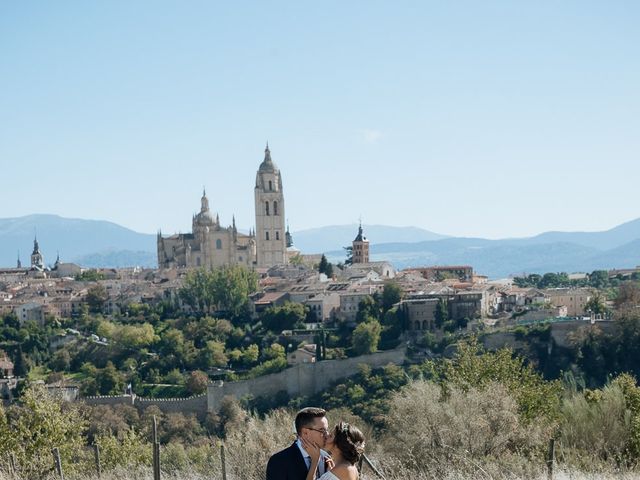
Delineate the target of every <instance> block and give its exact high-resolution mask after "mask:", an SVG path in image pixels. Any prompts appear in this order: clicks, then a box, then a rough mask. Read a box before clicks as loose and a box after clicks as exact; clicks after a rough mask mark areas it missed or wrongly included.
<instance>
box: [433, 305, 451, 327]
mask: <svg viewBox="0 0 640 480" xmlns="http://www.w3.org/2000/svg"><path fill="white" fill-rule="evenodd" d="M434 316H435V324H436V328H442V327H444V324H445V323H447V321H448V320H449V312H448V308H447V301H446V300H444V299H442V298H440V299H439V300H438V304H437V305H436V311H435V314H434Z"/></svg>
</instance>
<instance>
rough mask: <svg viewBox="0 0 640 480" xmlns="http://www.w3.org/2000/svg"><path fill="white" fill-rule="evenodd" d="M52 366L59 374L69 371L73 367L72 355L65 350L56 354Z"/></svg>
mask: <svg viewBox="0 0 640 480" xmlns="http://www.w3.org/2000/svg"><path fill="white" fill-rule="evenodd" d="M50 366H51V368H52V369H53V370H57V371H59V372H66V371H69V367H70V366H71V355H70V354H69V351H68V350H67V349H65V348H63V349H61V350H58V351H57V352H56V353H54V354H53V358H52V359H51V363H50Z"/></svg>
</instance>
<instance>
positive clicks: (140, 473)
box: [0, 469, 640, 480]
mask: <svg viewBox="0 0 640 480" xmlns="http://www.w3.org/2000/svg"><path fill="white" fill-rule="evenodd" d="M55 478H56V477H54V476H50V477H48V478H45V479H43V480H54V479H55ZM65 478H69V480H130V479H133V478H135V479H136V480H153V475H152V473H151V471H150V469H145V470H135V469H134V470H132V469H120V470H115V471H112V472H108V473H105V474H103V475H102V476H100V477H99V479H98V477H97V476H96V475H86V476H74V477H70V476H65ZM162 478H163V480H212V479H221V478H222V474H221V473H219V472H218V473H215V472H211V473H208V474H199V473H194V472H189V471H184V472H180V473H163V475H162ZM360 478H361V479H362V480H374V479H376V478H377V477H375V475H373V474H372V473H371V472H370V471H366V470H365V472H364V473H363V475H362V476H361V477H360ZM385 478H386V480H407V479H411V480H516V479H521V478H524V477H519V476H515V475H513V474H512V473H509V472H502V473H493V474H490V473H488V472H482V471H478V472H476V473H475V474H469V473H463V472H458V471H455V470H451V471H449V472H447V473H446V474H444V475H443V476H434V475H433V474H429V473H421V472H416V471H409V470H402V471H396V472H394V473H392V474H389V475H387V476H386V477H385ZM526 478H527V480H548V477H547V474H546V472H540V473H538V474H537V475H535V476H533V477H526ZM553 478H554V479H555V480H640V475H639V474H634V473H609V474H602V473H598V474H595V473H594V474H588V473H582V472H575V471H564V470H559V471H557V472H555V473H554V476H553ZM228 479H229V480H259V479H260V480H263V479H264V476H259V477H251V476H247V475H238V474H237V473H230V474H228ZM0 480H15V478H14V477H11V476H9V475H7V474H3V473H2V472H0Z"/></svg>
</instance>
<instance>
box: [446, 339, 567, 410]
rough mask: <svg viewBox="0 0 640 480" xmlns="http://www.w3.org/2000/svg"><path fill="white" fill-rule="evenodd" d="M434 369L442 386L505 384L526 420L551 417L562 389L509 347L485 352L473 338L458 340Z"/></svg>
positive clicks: (467, 387)
mask: <svg viewBox="0 0 640 480" xmlns="http://www.w3.org/2000/svg"><path fill="white" fill-rule="evenodd" d="M435 370H436V372H437V375H438V376H439V377H440V380H441V382H442V383H443V384H444V385H445V387H446V385H447V384H452V385H456V386H458V387H460V388H462V389H463V390H466V389H469V388H480V389H483V388H485V387H489V386H490V385H493V384H494V383H495V382H497V383H500V384H502V385H504V386H505V387H506V389H507V390H508V391H509V393H511V394H512V395H513V397H514V399H515V400H516V402H517V403H518V410H519V412H520V415H521V417H522V418H523V419H524V420H525V421H527V422H529V421H532V420H534V419H536V418H539V417H547V418H552V417H553V416H554V415H555V414H556V413H557V406H558V402H559V400H560V392H561V391H562V385H561V384H560V382H558V381H554V382H547V381H545V380H544V379H543V378H542V376H541V375H540V374H539V373H537V372H536V371H535V370H534V369H533V367H531V366H530V365H526V364H525V362H524V359H523V358H521V357H515V356H514V355H513V352H512V351H511V350H509V349H506V348H505V349H501V350H498V351H497V352H486V351H484V349H483V348H482V346H481V345H480V344H479V343H478V342H477V340H475V339H474V340H471V341H469V342H465V343H462V344H460V345H459V346H458V350H457V352H456V354H455V356H454V357H453V358H452V359H445V360H443V361H442V363H440V364H438V365H436V366H435Z"/></svg>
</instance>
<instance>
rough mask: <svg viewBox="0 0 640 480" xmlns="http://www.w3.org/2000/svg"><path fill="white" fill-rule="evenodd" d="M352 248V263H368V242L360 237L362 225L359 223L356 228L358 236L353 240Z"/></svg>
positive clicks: (362, 236)
mask: <svg viewBox="0 0 640 480" xmlns="http://www.w3.org/2000/svg"><path fill="white" fill-rule="evenodd" d="M352 246H353V250H351V253H352V255H353V256H352V262H353V263H369V240H367V239H366V237H365V236H364V235H362V223H360V226H359V227H358V235H357V236H356V238H355V239H354V240H353V243H352Z"/></svg>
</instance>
